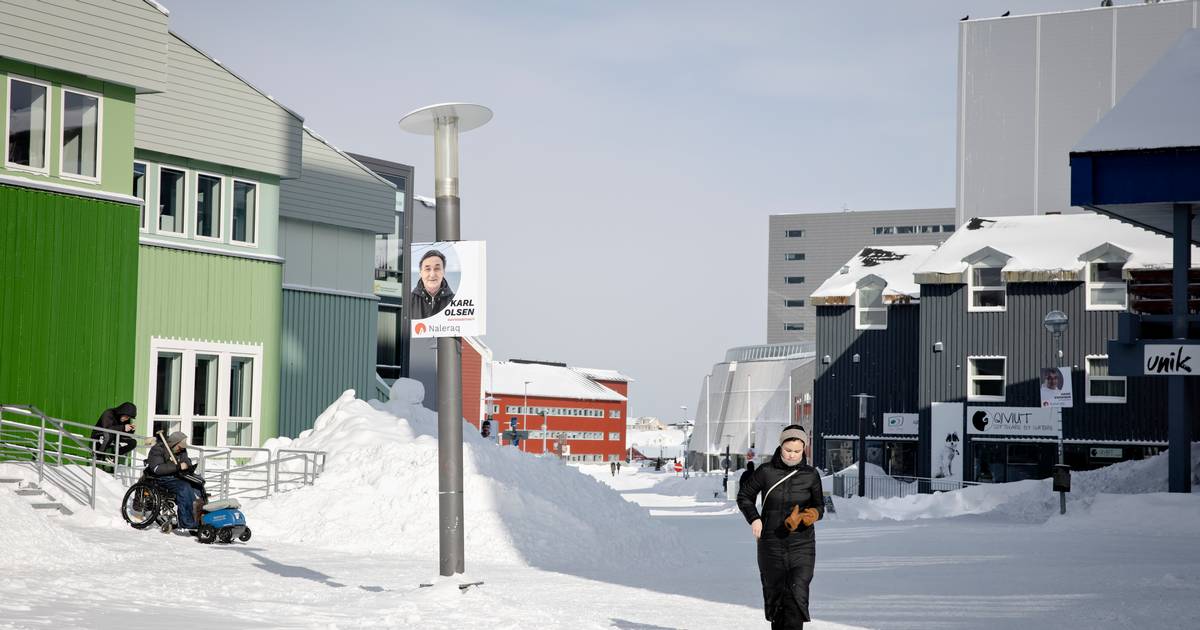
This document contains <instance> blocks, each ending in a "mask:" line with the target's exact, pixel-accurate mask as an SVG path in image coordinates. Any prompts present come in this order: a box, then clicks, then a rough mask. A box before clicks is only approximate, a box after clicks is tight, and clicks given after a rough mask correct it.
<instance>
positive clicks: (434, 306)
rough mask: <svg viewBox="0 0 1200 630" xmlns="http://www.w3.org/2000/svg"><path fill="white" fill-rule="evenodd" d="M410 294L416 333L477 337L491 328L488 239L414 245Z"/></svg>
mask: <svg viewBox="0 0 1200 630" xmlns="http://www.w3.org/2000/svg"><path fill="white" fill-rule="evenodd" d="M410 251H411V254H412V255H411V256H410V258H409V260H411V261H412V265H411V268H410V273H411V274H412V279H413V281H412V284H413V289H412V291H411V292H410V293H409V296H408V302H407V305H408V308H409V315H410V318H411V324H410V325H411V326H412V336H413V337H414V338H419V337H474V336H478V335H483V334H485V333H486V332H487V326H486V322H487V318H486V317H485V314H486V310H487V309H486V306H487V266H486V260H485V258H486V247H485V243H484V241H438V242H435V243H413V245H412V249H411V250H410Z"/></svg>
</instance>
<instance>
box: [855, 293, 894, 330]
mask: <svg viewBox="0 0 1200 630" xmlns="http://www.w3.org/2000/svg"><path fill="white" fill-rule="evenodd" d="M877 287H878V289H879V299H880V301H882V300H883V287H880V286H879V285H876V284H867V285H864V286H861V287H855V288H854V329H855V330H887V319H888V306H887V302H884V303H883V307H878V306H862V305H860V304H859V296H860V295H861V293H862V290H863V289H875V288H877ZM877 312H879V313H883V324H863V323H862V316H861V313H877Z"/></svg>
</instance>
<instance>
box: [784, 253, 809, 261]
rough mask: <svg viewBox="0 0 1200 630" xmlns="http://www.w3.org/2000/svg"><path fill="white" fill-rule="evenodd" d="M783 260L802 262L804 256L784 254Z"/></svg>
mask: <svg viewBox="0 0 1200 630" xmlns="http://www.w3.org/2000/svg"><path fill="white" fill-rule="evenodd" d="M783 259H784V260H790V261H799V260H804V254H784V255H783Z"/></svg>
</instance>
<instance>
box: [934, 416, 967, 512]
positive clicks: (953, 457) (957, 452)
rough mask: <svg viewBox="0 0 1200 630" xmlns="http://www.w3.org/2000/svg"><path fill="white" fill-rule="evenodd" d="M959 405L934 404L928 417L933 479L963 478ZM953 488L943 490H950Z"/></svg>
mask: <svg viewBox="0 0 1200 630" xmlns="http://www.w3.org/2000/svg"><path fill="white" fill-rule="evenodd" d="M962 413H963V406H962V403H945V402H935V403H933V404H932V405H931V411H930V418H929V439H930V444H931V445H932V447H931V448H930V453H929V455H930V457H931V458H932V460H931V461H930V467H929V469H930V470H931V471H932V472H933V478H934V479H946V480H950V481H962V478H963V464H962V462H963V458H962V447H963V440H962V438H963V434H962V432H963V415H962ZM956 488H957V487H956V486H949V487H946V488H935V489H939V490H940V489H948V490H954V489H956Z"/></svg>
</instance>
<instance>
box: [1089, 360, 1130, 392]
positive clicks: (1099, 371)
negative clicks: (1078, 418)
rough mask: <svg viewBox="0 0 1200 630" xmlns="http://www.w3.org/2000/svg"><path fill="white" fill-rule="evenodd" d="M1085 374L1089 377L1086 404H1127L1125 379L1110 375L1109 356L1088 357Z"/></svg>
mask: <svg viewBox="0 0 1200 630" xmlns="http://www.w3.org/2000/svg"><path fill="white" fill-rule="evenodd" d="M1086 360H1087V364H1086V365H1085V373H1086V375H1087V396H1085V399H1086V402H1091V403H1123V402H1125V377H1124V376H1110V375H1109V374H1108V356H1107V355H1097V356H1088V357H1086Z"/></svg>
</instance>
